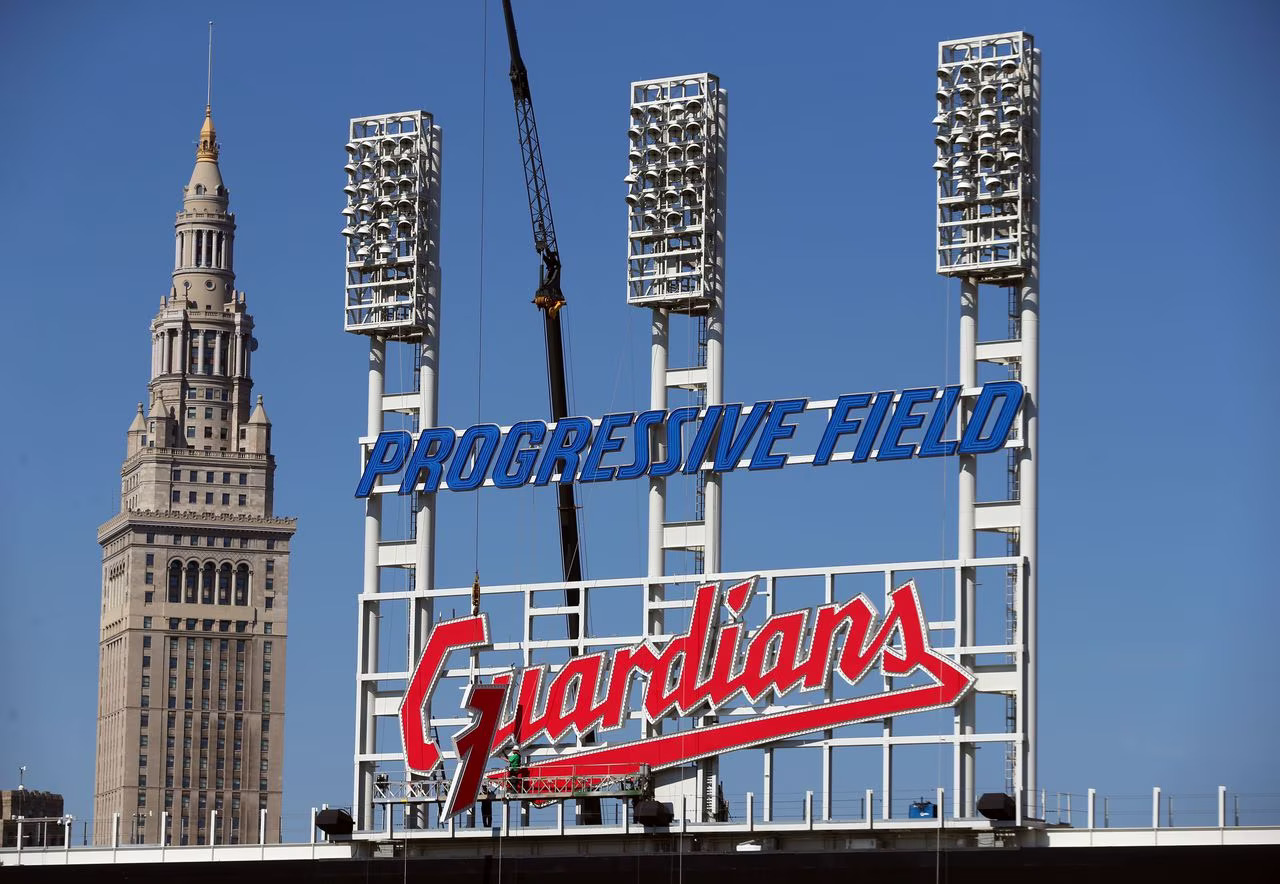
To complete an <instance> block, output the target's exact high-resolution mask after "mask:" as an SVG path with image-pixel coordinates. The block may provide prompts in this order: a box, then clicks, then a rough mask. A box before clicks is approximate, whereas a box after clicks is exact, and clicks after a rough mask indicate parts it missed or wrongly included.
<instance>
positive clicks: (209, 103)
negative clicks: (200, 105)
mask: <svg viewBox="0 0 1280 884" xmlns="http://www.w3.org/2000/svg"><path fill="white" fill-rule="evenodd" d="M204 106H205V107H206V108H209V109H212V108H213V22H209V77H208V84H207V86H206V89H205V97H204Z"/></svg>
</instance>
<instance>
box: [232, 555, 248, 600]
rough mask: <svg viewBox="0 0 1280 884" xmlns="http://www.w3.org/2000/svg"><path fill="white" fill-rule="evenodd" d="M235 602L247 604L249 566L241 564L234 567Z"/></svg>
mask: <svg viewBox="0 0 1280 884" xmlns="http://www.w3.org/2000/svg"><path fill="white" fill-rule="evenodd" d="M235 592H236V595H235V603H236V604H237V605H247V604H249V566H248V565H243V564H242V565H241V566H240V567H238V568H236V586H235Z"/></svg>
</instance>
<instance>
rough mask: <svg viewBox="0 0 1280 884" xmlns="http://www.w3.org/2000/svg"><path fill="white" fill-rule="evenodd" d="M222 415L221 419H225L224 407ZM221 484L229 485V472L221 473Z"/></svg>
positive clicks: (225, 411)
mask: <svg viewBox="0 0 1280 884" xmlns="http://www.w3.org/2000/svg"><path fill="white" fill-rule="evenodd" d="M222 417H223V419H224V420H225V419H226V417H227V410H226V409H225V408H224V409H223V410H222ZM222 484H223V485H230V484H231V474H230V473H223V474H222Z"/></svg>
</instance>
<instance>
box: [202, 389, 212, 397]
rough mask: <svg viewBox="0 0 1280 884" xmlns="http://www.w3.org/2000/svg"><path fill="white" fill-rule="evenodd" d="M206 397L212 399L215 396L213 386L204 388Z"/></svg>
mask: <svg viewBox="0 0 1280 884" xmlns="http://www.w3.org/2000/svg"><path fill="white" fill-rule="evenodd" d="M204 398H206V399H212V398H213V387H205V390H204Z"/></svg>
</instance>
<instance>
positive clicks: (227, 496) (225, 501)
mask: <svg viewBox="0 0 1280 884" xmlns="http://www.w3.org/2000/svg"><path fill="white" fill-rule="evenodd" d="M222 505H223V506H230V505H231V495H230V494H224V495H222ZM227 545H228V546H230V545H231V538H230V537H228V538H227Z"/></svg>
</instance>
